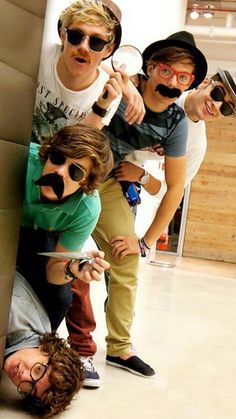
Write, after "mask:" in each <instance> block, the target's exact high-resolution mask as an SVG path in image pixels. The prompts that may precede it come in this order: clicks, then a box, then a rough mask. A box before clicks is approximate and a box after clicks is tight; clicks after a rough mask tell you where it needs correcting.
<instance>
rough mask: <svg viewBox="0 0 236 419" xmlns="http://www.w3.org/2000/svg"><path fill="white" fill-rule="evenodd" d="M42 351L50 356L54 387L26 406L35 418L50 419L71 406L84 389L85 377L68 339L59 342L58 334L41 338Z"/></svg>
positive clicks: (33, 397)
mask: <svg viewBox="0 0 236 419" xmlns="http://www.w3.org/2000/svg"><path fill="white" fill-rule="evenodd" d="M40 349H41V351H42V352H43V353H44V354H47V355H49V365H50V366H51V372H50V374H49V382H50V383H51V387H50V388H49V389H48V390H46V391H45V392H44V393H43V395H42V396H41V397H40V398H38V397H35V396H33V395H29V396H27V397H26V398H24V399H23V404H24V407H25V408H26V409H27V410H29V411H30V412H31V413H33V414H36V415H40V416H44V417H50V416H53V415H56V414H58V413H60V412H62V411H63V410H65V409H66V407H67V406H68V405H69V404H70V402H71V400H72V399H73V397H74V396H75V394H76V393H77V392H78V391H79V389H80V388H81V386H82V383H83V379H84V374H83V368H82V364H81V362H80V358H79V355H78V353H77V352H75V351H74V350H73V349H71V347H70V346H69V343H68V342H67V341H66V340H65V339H62V338H59V336H58V334H57V333H56V332H51V333H45V334H44V335H43V336H41V340H40Z"/></svg>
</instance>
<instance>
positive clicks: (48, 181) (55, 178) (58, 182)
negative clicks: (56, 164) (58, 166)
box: [35, 173, 64, 200]
mask: <svg viewBox="0 0 236 419" xmlns="http://www.w3.org/2000/svg"><path fill="white" fill-rule="evenodd" d="M35 184H36V185H38V186H51V188H52V190H53V192H54V193H55V195H56V196H57V199H58V200H60V199H61V198H62V196H63V193H64V182H63V179H62V177H61V176H60V175H58V174H57V173H48V174H47V175H44V176H41V177H40V178H39V179H38V180H36V181H35Z"/></svg>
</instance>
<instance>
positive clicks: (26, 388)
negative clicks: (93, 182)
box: [17, 362, 48, 399]
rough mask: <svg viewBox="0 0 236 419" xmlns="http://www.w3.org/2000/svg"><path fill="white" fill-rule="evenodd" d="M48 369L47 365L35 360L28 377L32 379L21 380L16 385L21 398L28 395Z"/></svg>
mask: <svg viewBox="0 0 236 419" xmlns="http://www.w3.org/2000/svg"><path fill="white" fill-rule="evenodd" d="M47 369H48V365H44V364H42V363H41V362H36V363H35V364H34V365H33V366H32V368H31V369H30V377H31V379H32V381H21V383H20V384H19V385H18V386H17V391H18V393H19V394H20V396H21V398H22V399H25V398H26V397H27V396H30V395H31V394H32V392H33V390H34V388H35V386H36V384H37V383H38V382H39V380H41V379H42V378H43V376H44V375H45V374H46V371H47Z"/></svg>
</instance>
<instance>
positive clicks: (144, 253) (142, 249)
mask: <svg viewBox="0 0 236 419" xmlns="http://www.w3.org/2000/svg"><path fill="white" fill-rule="evenodd" d="M138 244H139V249H140V253H141V257H142V258H145V257H146V256H147V255H146V250H145V246H144V244H143V242H142V239H139V240H138Z"/></svg>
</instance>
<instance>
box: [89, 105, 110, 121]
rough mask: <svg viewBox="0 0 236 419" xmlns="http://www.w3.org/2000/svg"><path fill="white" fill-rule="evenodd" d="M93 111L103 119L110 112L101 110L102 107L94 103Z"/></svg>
mask: <svg viewBox="0 0 236 419" xmlns="http://www.w3.org/2000/svg"><path fill="white" fill-rule="evenodd" d="M92 111H93V112H94V113H95V114H96V115H98V116H101V118H104V116H106V114H107V112H108V110H107V109H103V108H101V106H99V105H98V103H97V102H94V104H93V106H92Z"/></svg>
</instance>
